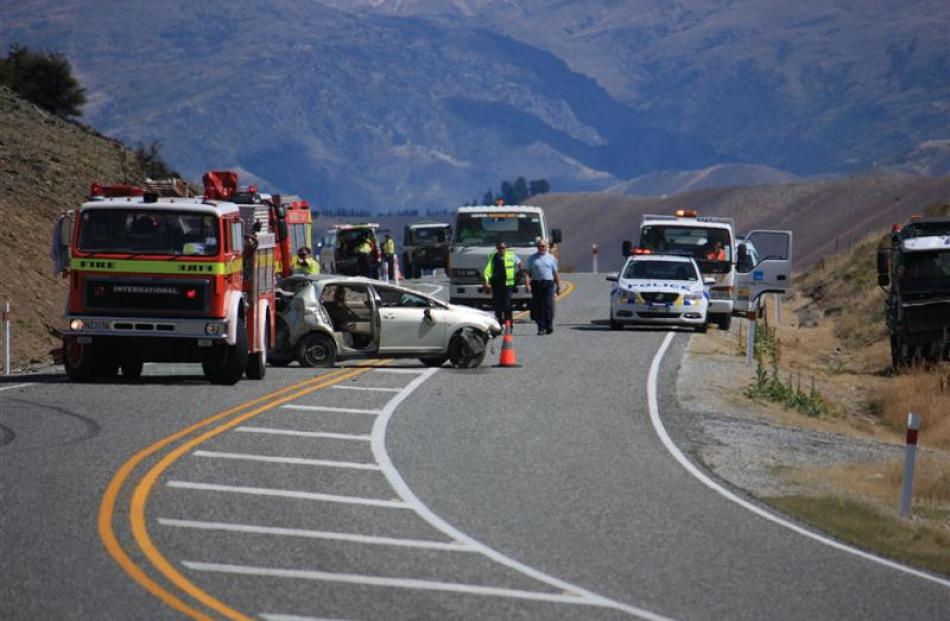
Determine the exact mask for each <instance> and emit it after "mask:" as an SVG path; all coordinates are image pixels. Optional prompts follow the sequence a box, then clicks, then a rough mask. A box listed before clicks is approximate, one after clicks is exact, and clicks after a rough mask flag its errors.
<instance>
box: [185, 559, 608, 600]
mask: <svg viewBox="0 0 950 621" xmlns="http://www.w3.org/2000/svg"><path fill="white" fill-rule="evenodd" d="M182 565H184V566H185V567H187V568H188V569H191V570H193V571H212V572H221V573H229V574H239V575H245V576H273V577H278V578H297V579H302V580H319V581H324V582H342V583H347V584H362V585H369V586H382V587H395V588H401V589H419V590H427V591H447V592H450V593H465V594H468V595H490V596H494V597H511V598H515V599H526V600H533V601H541V602H554V603H562V604H578V605H582V606H584V605H586V606H598V605H599V604H598V603H596V602H595V601H594V600H592V599H590V598H588V597H584V596H583V595H568V594H564V593H545V592H543V591H522V590H518V589H507V588H504V587H491V586H482V585H474V584H462V583H458V582H438V581H435V580H420V579H418V578H390V577H387V576H367V575H363V574H344V573H335V572H329V571H318V570H308V569H280V568H270V567H252V566H247V565H227V564H221V563H199V562H195V561H182Z"/></svg>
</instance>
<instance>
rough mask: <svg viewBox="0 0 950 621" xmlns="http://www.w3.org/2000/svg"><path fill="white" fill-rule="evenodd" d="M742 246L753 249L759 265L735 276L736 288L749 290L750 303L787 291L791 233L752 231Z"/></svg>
mask: <svg viewBox="0 0 950 621" xmlns="http://www.w3.org/2000/svg"><path fill="white" fill-rule="evenodd" d="M742 243H745V244H751V245H752V246H754V247H755V249H756V251H757V255H758V263H756V264H755V265H753V266H751V268H750V269H749V270H748V271H747V272H745V273H738V274H736V285H737V286H738V288H739V290H740V291H741V290H743V289H746V290H748V299H749V302H750V304H752V303H754V302H755V300H756V299H757V298H758V297H759V296H760V295H762V294H763V293H785V292H787V291H788V289H789V287H790V286H791V284H792V282H791V281H792V232H791V231H751V232H750V233H749V234H747V235H746V236H745V239H744V240H743V242H742ZM741 252H742V250H741V249H740V253H741ZM740 258H741V257H740ZM740 263H741V261H740Z"/></svg>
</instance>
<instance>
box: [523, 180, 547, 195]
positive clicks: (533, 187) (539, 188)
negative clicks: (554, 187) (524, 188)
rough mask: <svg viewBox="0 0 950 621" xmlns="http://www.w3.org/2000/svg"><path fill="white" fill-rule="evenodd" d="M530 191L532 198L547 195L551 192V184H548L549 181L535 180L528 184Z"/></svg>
mask: <svg viewBox="0 0 950 621" xmlns="http://www.w3.org/2000/svg"><path fill="white" fill-rule="evenodd" d="M528 191H529V192H530V193H531V194H530V195H531V196H537V195H538V194H547V193H548V192H550V191H551V184H550V183H548V180H547V179H535V180H533V181H532V182H531V183H529V184H528Z"/></svg>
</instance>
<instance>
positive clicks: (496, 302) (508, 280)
mask: <svg viewBox="0 0 950 621" xmlns="http://www.w3.org/2000/svg"><path fill="white" fill-rule="evenodd" d="M520 273H524V265H523V264H522V262H521V259H519V258H518V255H516V254H515V253H514V252H512V251H510V250H508V248H507V246H506V245H505V242H503V241H500V242H498V243H497V244H496V245H495V252H493V253H491V254H490V255H488V262H487V263H486V264H485V270H484V271H483V272H482V279H483V280H484V282H485V289H486V290H487V291H488V292H489V293H491V296H492V306H493V307H494V308H495V316H496V317H497V318H498V323H500V324H501V325H502V326H504V325H505V322H506V321H511V320H512V316H513V314H512V311H511V293H512V291H513V290H514V288H515V279H516V278H517V275H518V274H520ZM524 285H525V287H528V286H529V285H528V276H527V274H525V277H524Z"/></svg>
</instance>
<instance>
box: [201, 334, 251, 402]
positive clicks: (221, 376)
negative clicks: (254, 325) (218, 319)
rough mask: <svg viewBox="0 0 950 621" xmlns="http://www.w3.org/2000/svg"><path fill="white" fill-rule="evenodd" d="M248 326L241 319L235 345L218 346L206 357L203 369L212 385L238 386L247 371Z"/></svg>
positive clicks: (203, 361) (202, 362) (202, 365)
mask: <svg viewBox="0 0 950 621" xmlns="http://www.w3.org/2000/svg"><path fill="white" fill-rule="evenodd" d="M247 349H248V347H247V326H246V325H245V324H244V318H243V317H242V318H239V320H238V325H237V340H236V341H235V343H234V345H218V346H216V347H212V348H211V351H209V352H207V353H206V354H205V355H204V358H203V359H202V360H201V368H202V370H203V371H204V374H205V377H206V378H208V381H209V382H211V383H212V384H226V385H228V386H230V385H233V384H237V383H238V380H240V379H241V376H242V375H244V370H245V369H247V358H248V351H247Z"/></svg>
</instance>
